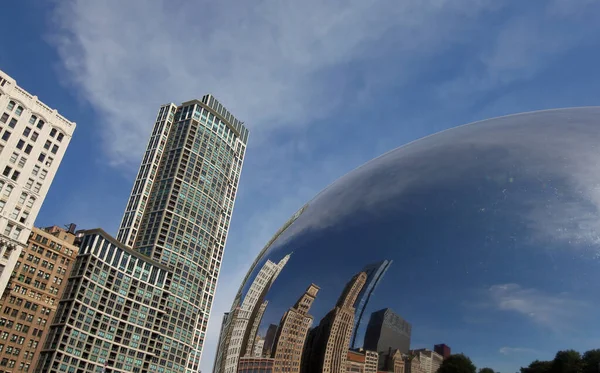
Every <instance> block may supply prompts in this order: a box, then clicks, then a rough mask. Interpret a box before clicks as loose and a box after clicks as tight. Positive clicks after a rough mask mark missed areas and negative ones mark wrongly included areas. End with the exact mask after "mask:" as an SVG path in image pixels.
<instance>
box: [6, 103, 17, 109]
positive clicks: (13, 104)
mask: <svg viewBox="0 0 600 373" xmlns="http://www.w3.org/2000/svg"><path fill="white" fill-rule="evenodd" d="M15 105H16V104H15V102H14V101H11V102H9V103H8V106H7V107H6V108H7V109H8V111H12V109H14V108H15Z"/></svg>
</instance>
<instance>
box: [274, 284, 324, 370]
mask: <svg viewBox="0 0 600 373" xmlns="http://www.w3.org/2000/svg"><path fill="white" fill-rule="evenodd" d="M318 292H319V287H318V286H316V285H315V284H311V285H310V286H309V287H308V289H306V291H305V292H304V294H303V295H302V296H301V297H300V298H299V299H298V301H296V304H295V305H294V306H293V307H292V308H290V309H289V310H287V311H286V312H285V314H284V315H283V317H282V318H281V322H280V323H279V328H278V329H277V335H276V337H275V342H274V343H273V357H274V358H275V361H274V363H273V373H279V372H290V373H295V372H300V361H301V360H302V352H303V349H304V341H305V340H306V335H307V333H308V328H309V327H310V326H311V325H312V321H313V317H312V316H311V315H309V314H308V311H309V310H310V307H311V306H312V304H313V302H314V301H315V297H316V296H317V293H318Z"/></svg>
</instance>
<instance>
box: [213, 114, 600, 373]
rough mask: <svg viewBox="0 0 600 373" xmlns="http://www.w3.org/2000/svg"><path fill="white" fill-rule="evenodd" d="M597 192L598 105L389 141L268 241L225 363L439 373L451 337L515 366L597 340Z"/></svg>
mask: <svg viewBox="0 0 600 373" xmlns="http://www.w3.org/2000/svg"><path fill="white" fill-rule="evenodd" d="M599 206H600V109H597V108H581V109H566V110H553V111H544V112H536V113H527V114H521V115H514V116H508V117H502V118H497V119H493V120H489V121H484V122H479V123H474V124H471V125H466V126H462V127H458V128H455V129H452V130H449V131H445V132H442V133H439V134H436V135H434V136H430V137H427V138H424V139H422V140H419V141H416V142H414V143H411V144H408V145H406V146H403V147H401V148H398V149H396V150H394V151H391V152H389V153H387V154H385V155H383V156H381V157H379V158H377V159H374V160H373V161H371V162H369V163H367V164H365V165H364V166H362V167H360V168H358V169H356V170H355V171H353V172H351V173H349V174H348V175H346V176H344V177H342V178H341V179H339V180H338V181H336V182H335V183H334V184H332V185H331V186H329V187H328V188H327V189H325V190H324V191H323V192H321V193H320V194H319V195H317V196H316V198H314V199H313V200H312V201H310V202H309V203H308V204H307V205H306V206H304V207H303V208H302V209H301V210H300V211H299V212H298V213H297V214H296V215H295V216H293V217H292V219H290V221H288V222H287V223H286V224H285V225H284V227H283V228H282V229H281V230H280V231H279V232H278V233H277V234H276V235H275V236H274V238H273V239H272V240H271V241H270V242H269V243H268V244H267V246H266V247H265V248H264V250H263V251H262V252H261V254H260V255H259V257H258V258H257V259H256V261H255V263H253V264H252V267H251V269H250V271H249V273H248V276H247V277H246V279H245V281H244V283H243V284H242V285H241V288H240V291H239V293H238V295H237V297H236V299H235V302H234V304H233V306H232V309H231V311H230V312H229V313H228V314H226V315H225V317H224V318H223V325H222V329H221V336H220V340H219V348H218V352H217V356H216V361H215V368H214V372H215V373H237V372H243V373H246V372H257V373H259V372H260V373H263V372H265V373H267V372H273V373H279V372H295V373H300V372H301V373H312V372H332V373H334V372H335V373H337V372H365V373H366V372H373V373H374V372H378V371H386V372H406V373H409V372H410V373H416V372H421V373H434V372H435V371H437V369H438V368H439V366H440V364H442V361H443V359H444V358H445V357H447V356H448V355H449V354H450V351H451V350H450V348H451V349H452V351H459V352H464V353H465V354H466V355H469V356H470V357H471V359H473V360H474V362H475V363H476V364H477V365H479V366H481V365H491V366H492V368H495V369H496V370H498V371H506V370H510V371H512V372H514V371H515V370H517V369H518V368H519V366H523V365H527V364H528V363H529V362H530V361H532V360H535V359H538V358H539V359H544V358H545V359H550V360H551V359H552V357H553V354H554V353H555V352H556V351H557V350H560V349H564V348H566V347H570V348H575V349H586V348H591V347H594V346H593V345H594V343H597V344H598V346H600V343H599V342H600V338H598V335H597V330H598V326H599V323H598V321H599V320H600V317H599V316H598V315H599V313H598V310H599V309H600V291H599V289H600V264H599V263H598V258H599V254H600V234H599V229H600V214H599V210H598V208H599ZM434 345H436V346H435V348H434V347H433V346H434ZM449 346H450V347H449ZM432 350H434V351H432ZM413 370H414V371H413Z"/></svg>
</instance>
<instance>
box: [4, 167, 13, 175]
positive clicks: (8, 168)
mask: <svg viewBox="0 0 600 373" xmlns="http://www.w3.org/2000/svg"><path fill="white" fill-rule="evenodd" d="M11 171H12V168H10V166H6V167H4V171H2V175H4V176H6V177H8V175H10V172H11Z"/></svg>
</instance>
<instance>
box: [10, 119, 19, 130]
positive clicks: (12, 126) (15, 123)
mask: <svg viewBox="0 0 600 373" xmlns="http://www.w3.org/2000/svg"><path fill="white" fill-rule="evenodd" d="M16 125H17V120H16V119H15V118H13V119H11V120H10V123H8V126H9V127H10V128H15V126H16Z"/></svg>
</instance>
